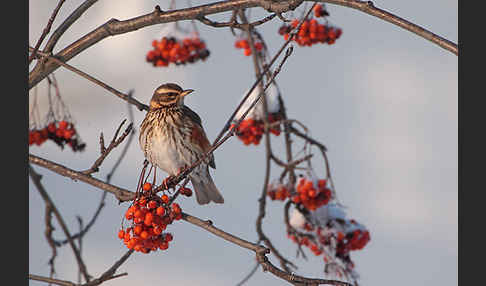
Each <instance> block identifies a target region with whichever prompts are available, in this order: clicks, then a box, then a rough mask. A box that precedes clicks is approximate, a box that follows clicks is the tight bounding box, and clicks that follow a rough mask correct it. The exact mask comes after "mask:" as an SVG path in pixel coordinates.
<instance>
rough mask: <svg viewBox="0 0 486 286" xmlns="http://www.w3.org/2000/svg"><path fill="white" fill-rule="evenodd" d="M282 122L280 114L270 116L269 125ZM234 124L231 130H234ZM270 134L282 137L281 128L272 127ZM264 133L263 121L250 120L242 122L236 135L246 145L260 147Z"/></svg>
mask: <svg viewBox="0 0 486 286" xmlns="http://www.w3.org/2000/svg"><path fill="white" fill-rule="evenodd" d="M279 120H280V115H279V114H269V115H268V123H274V122H276V121H279ZM234 126H235V125H234V124H232V125H231V128H234ZM270 132H271V133H272V134H274V135H275V136H279V135H280V132H281V130H280V126H272V127H271V128H270ZM263 133H264V128H263V120H260V119H253V118H248V119H245V120H243V121H241V123H240V125H239V126H238V129H237V130H236V135H237V136H238V138H239V139H240V140H241V141H243V144H245V145H250V144H254V145H258V144H260V140H261V139H262V136H263Z"/></svg>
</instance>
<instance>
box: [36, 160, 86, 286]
mask: <svg viewBox="0 0 486 286" xmlns="http://www.w3.org/2000/svg"><path fill="white" fill-rule="evenodd" d="M29 175H30V177H31V179H32V182H33V183H34V185H35V186H36V187H37V190H39V193H40V195H41V196H42V198H43V199H44V201H45V203H46V205H48V206H49V207H50V208H51V210H52V212H53V213H54V215H55V216H56V218H57V221H58V222H59V225H60V226H61V228H62V230H63V232H64V234H65V235H66V237H67V238H68V239H69V245H70V246H71V248H72V249H73V252H74V256H75V257H76V261H77V262H78V264H79V270H80V271H81V273H82V274H83V276H84V279H85V280H86V282H89V280H90V276H89V274H88V270H87V269H86V265H85V264H84V262H83V259H82V258H81V255H80V253H79V250H78V248H77V247H76V245H75V244H74V242H73V240H72V239H70V238H71V234H70V233H69V230H68V228H67V226H66V223H65V222H64V219H63V218H62V216H61V214H60V213H59V211H58V210H57V208H56V206H55V205H54V203H53V202H52V200H51V198H50V197H49V194H47V192H46V190H45V189H44V186H43V185H42V184H41V182H40V180H41V178H42V177H41V176H40V175H39V174H37V173H36V172H35V171H34V169H33V168H32V166H30V165H29Z"/></svg>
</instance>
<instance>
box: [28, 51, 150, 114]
mask: <svg viewBox="0 0 486 286" xmlns="http://www.w3.org/2000/svg"><path fill="white" fill-rule="evenodd" d="M29 50H32V48H31V47H29ZM37 54H38V55H37V56H38V57H44V58H46V59H49V60H52V61H54V62H56V63H57V64H59V65H61V66H63V67H65V68H67V69H68V70H70V71H72V72H74V73H76V74H78V75H80V76H81V77H84V78H85V79H87V80H89V81H91V82H94V83H96V84H97V85H99V86H101V87H103V88H104V89H106V90H108V91H109V92H111V93H113V94H114V95H116V96H118V97H119V98H121V99H123V100H125V101H127V102H129V103H131V104H133V105H135V106H136V107H137V108H138V110H148V106H147V105H145V104H143V103H141V102H140V101H138V100H136V99H135V98H133V97H132V96H131V95H127V94H124V93H123V92H120V91H118V90H116V89H114V88H113V87H111V86H109V85H107V84H106V83H104V82H102V81H101V80H98V79H96V78H94V77H92V76H90V75H89V74H87V73H85V72H83V71H81V70H79V69H77V68H75V67H73V66H71V65H69V64H67V63H65V62H63V61H60V60H59V59H57V58H55V57H53V56H51V55H50V54H47V53H44V52H37Z"/></svg>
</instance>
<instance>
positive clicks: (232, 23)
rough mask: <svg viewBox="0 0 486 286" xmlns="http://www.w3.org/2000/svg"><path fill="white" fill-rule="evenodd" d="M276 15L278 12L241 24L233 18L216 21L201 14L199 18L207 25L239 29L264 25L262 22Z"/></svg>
mask: <svg viewBox="0 0 486 286" xmlns="http://www.w3.org/2000/svg"><path fill="white" fill-rule="evenodd" d="M275 16H277V14H270V15H268V16H267V17H265V18H263V19H261V20H258V21H254V22H251V23H248V24H240V23H238V22H236V21H233V20H230V21H229V22H216V21H212V20H210V19H208V18H207V17H205V16H201V17H199V18H198V19H197V20H199V21H200V22H201V23H203V24H206V25H208V26H211V27H214V28H225V27H230V28H237V29H245V28H246V27H247V26H251V27H256V26H259V25H262V24H264V23H266V22H268V21H270V20H272V19H273V18H275Z"/></svg>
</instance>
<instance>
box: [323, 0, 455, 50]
mask: <svg viewBox="0 0 486 286" xmlns="http://www.w3.org/2000/svg"><path fill="white" fill-rule="evenodd" d="M316 1H317V2H326V3H331V4H336V5H340V6H345V7H350V8H353V9H356V10H359V11H362V12H364V13H366V14H369V15H371V16H375V17H378V18H380V19H382V20H385V21H387V22H389V23H392V24H394V25H397V26H399V27H401V28H404V29H406V30H408V31H410V32H412V33H414V34H416V35H418V36H420V37H422V38H424V39H427V40H429V41H431V42H432V43H434V44H436V45H438V46H439V47H441V48H444V49H446V50H448V51H450V52H452V53H453V54H455V55H456V56H457V55H459V48H458V46H457V44H455V43H453V42H451V41H449V40H447V39H445V38H442V37H441V36H439V35H436V34H434V33H432V32H430V31H428V30H426V29H424V28H422V27H420V26H419V25H416V24H414V23H412V22H409V21H407V20H405V19H403V18H401V17H399V16H397V15H394V14H392V13H390V12H388V11H385V10H383V9H380V8H377V7H375V5H374V4H373V2H372V1H360V0H316Z"/></svg>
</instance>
